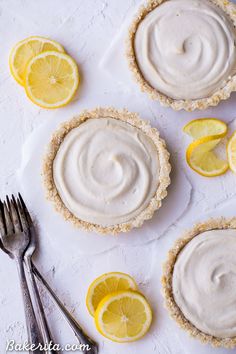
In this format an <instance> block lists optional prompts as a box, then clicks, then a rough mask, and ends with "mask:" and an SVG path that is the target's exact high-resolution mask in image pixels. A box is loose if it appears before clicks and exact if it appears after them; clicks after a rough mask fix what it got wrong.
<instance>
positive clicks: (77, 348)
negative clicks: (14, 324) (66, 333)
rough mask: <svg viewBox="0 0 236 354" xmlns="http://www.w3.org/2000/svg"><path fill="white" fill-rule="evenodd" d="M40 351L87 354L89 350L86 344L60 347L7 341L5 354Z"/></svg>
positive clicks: (57, 345) (52, 344)
mask: <svg viewBox="0 0 236 354" xmlns="http://www.w3.org/2000/svg"><path fill="white" fill-rule="evenodd" d="M36 350H37V351H41V352H42V353H47V352H48V351H61V352H69V351H70V352H82V353H83V352H84V353H87V352H89V351H90V350H91V348H90V346H89V345H88V344H66V345H65V346H64V347H62V346H61V345H60V344H55V343H52V342H50V343H46V344H38V345H35V344H30V343H28V342H27V341H25V342H24V343H21V344H20V343H16V341H15V340H14V339H11V340H8V341H7V344H6V353H10V352H13V351H14V352H20V353H23V352H35V351H36Z"/></svg>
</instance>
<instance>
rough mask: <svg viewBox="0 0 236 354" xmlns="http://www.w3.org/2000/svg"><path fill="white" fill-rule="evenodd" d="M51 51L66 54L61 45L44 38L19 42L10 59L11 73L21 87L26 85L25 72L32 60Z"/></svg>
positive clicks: (33, 38)
mask: <svg viewBox="0 0 236 354" xmlns="http://www.w3.org/2000/svg"><path fill="white" fill-rule="evenodd" d="M50 50H53V51H58V52H62V53H63V52H64V49H63V47H62V46H61V45H60V44H59V43H57V42H55V41H53V40H51V39H48V38H44V37H39V36H33V37H29V38H26V39H24V40H22V41H20V42H18V43H17V44H16V45H15V46H14V47H13V49H12V51H11V53H10V57H9V65H10V71H11V74H12V76H13V77H14V79H15V80H16V81H17V82H18V83H19V84H20V85H24V75H25V70H26V66H27V64H28V62H29V61H30V59H32V58H33V57H34V56H36V55H38V54H39V53H42V52H45V51H50Z"/></svg>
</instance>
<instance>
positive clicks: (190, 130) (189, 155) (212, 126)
mask: <svg viewBox="0 0 236 354" xmlns="http://www.w3.org/2000/svg"><path fill="white" fill-rule="evenodd" d="M183 131H184V132H185V133H187V134H188V135H190V136H191V137H192V138H193V139H194V141H193V142H192V143H191V144H190V145H189V147H188V149H187V152H186V160H187V163H188V165H189V166H190V167H191V168H192V169H193V170H194V171H196V172H197V173H199V174H200V175H202V176H205V177H215V176H219V175H221V174H223V173H225V172H226V171H227V169H228V163H227V162H226V161H224V160H222V159H221V158H219V157H218V156H217V155H216V153H215V152H214V149H215V148H216V147H217V145H218V144H219V143H220V141H221V139H222V138H224V137H225V136H226V134H227V125H226V124H225V123H224V122H222V121H221V120H219V119H216V118H201V119H195V120H193V121H191V122H189V123H188V124H187V125H185V127H184V128H183Z"/></svg>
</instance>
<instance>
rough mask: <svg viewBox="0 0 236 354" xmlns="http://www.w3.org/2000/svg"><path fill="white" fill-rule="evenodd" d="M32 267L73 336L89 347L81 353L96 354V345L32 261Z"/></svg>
mask: <svg viewBox="0 0 236 354" xmlns="http://www.w3.org/2000/svg"><path fill="white" fill-rule="evenodd" d="M32 268H33V272H34V274H35V275H36V277H37V278H38V280H39V281H40V282H41V283H42V284H43V285H44V287H45V289H46V290H47V291H48V293H49V294H50V295H51V297H52V299H53V301H54V302H55V304H56V305H57V306H58V308H59V309H60V310H61V313H62V314H63V316H64V317H65V319H66V321H67V323H68V324H69V326H70V327H71V329H72V330H73V332H74V334H75V336H76V337H77V338H78V340H79V342H80V344H84V345H88V346H89V348H90V349H88V350H86V351H83V353H84V354H85V353H89V354H97V353H98V346H97V344H96V343H95V342H94V341H93V340H92V339H91V338H90V337H89V336H88V335H87V334H85V333H84V331H83V329H82V328H81V327H80V325H79V324H78V323H77V321H76V320H75V319H74V318H73V317H72V316H71V314H70V313H69V311H68V310H67V309H66V308H65V306H64V305H63V303H62V302H61V300H60V299H59V298H58V297H57V295H56V294H55V292H54V291H53V290H52V289H51V287H50V286H49V285H48V283H47V282H46V280H45V279H44V278H43V276H42V275H41V274H40V272H39V271H38V269H37V268H36V267H35V265H34V264H33V263H32Z"/></svg>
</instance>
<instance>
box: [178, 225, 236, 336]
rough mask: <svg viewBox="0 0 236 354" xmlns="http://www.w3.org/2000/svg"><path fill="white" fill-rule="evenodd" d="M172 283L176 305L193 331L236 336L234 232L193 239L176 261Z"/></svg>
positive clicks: (204, 233)
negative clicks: (190, 324)
mask: <svg viewBox="0 0 236 354" xmlns="http://www.w3.org/2000/svg"><path fill="white" fill-rule="evenodd" d="M172 283H173V295H174V298H175V301H176V304H177V305H178V306H179V308H180V310H181V311H182V312H183V314H184V316H185V317H186V318H187V319H188V320H189V321H190V322H191V323H192V324H193V325H194V326H195V327H197V328H198V329H199V330H201V331H202V332H204V333H207V334H210V335H213V336H216V337H219V338H226V337H234V336H236V230H233V229H229V230H228V229H227V230H212V231H207V232H203V233H202V234H200V235H199V236H196V237H194V238H193V239H192V240H191V241H190V242H189V243H188V244H187V245H186V246H185V247H184V248H183V250H182V251H181V252H180V254H179V256H178V258H177V261H176V263H175V266H174V272H173V278H172Z"/></svg>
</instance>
